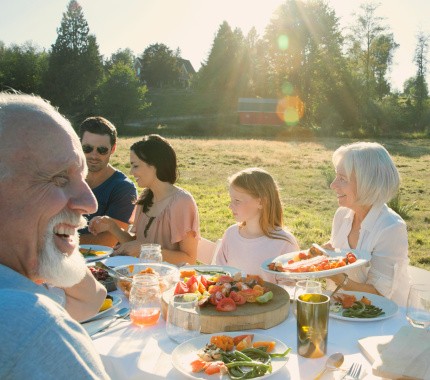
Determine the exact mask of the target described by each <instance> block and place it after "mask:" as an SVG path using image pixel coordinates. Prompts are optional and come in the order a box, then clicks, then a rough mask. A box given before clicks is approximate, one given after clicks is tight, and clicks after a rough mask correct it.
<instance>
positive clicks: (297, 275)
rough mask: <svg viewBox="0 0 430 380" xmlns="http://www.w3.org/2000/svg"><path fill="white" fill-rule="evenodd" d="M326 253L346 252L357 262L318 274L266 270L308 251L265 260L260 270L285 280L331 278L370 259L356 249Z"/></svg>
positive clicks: (368, 254) (335, 255)
mask: <svg viewBox="0 0 430 380" xmlns="http://www.w3.org/2000/svg"><path fill="white" fill-rule="evenodd" d="M326 251H327V254H328V255H329V257H338V256H345V255H346V254H347V253H348V252H352V253H354V255H355V256H356V257H357V261H356V262H354V263H352V264H348V265H345V266H344V267H340V268H334V269H328V270H321V271H318V272H278V271H274V270H270V269H269V268H268V265H269V264H270V263H274V262H280V263H282V265H283V266H284V265H287V264H288V261H289V260H291V259H292V258H293V257H294V256H296V255H297V254H298V253H300V252H306V253H307V252H308V250H301V251H296V252H290V253H286V254H284V255H281V256H278V257H275V258H274V259H267V260H265V261H263V263H262V264H261V269H262V270H264V271H265V272H268V273H270V274H274V275H278V276H284V277H287V278H292V279H297V280H298V279H302V278H319V277H328V276H332V275H334V274H336V273H343V272H346V271H348V270H350V269H353V268H357V267H359V266H362V265H364V264H366V263H367V262H368V261H369V260H370V258H371V254H370V252H365V251H358V250H356V249H337V250H336V251H329V250H326Z"/></svg>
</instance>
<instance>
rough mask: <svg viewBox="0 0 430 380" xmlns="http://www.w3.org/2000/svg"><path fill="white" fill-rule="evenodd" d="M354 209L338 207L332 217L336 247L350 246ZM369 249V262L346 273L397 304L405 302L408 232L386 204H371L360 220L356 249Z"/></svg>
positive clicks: (407, 275) (346, 247)
mask: <svg viewBox="0 0 430 380" xmlns="http://www.w3.org/2000/svg"><path fill="white" fill-rule="evenodd" d="M353 219H354V211H352V210H351V209H349V208H346V207H339V208H338V210H337V211H336V214H335V216H334V218H333V225H332V232H331V239H330V243H331V245H332V246H333V247H335V248H340V249H351V247H350V246H349V243H348V235H349V233H350V231H351V227H352V221H353ZM355 249H357V250H359V251H360V250H361V251H367V252H370V253H371V255H372V258H371V260H370V262H369V264H367V265H365V266H361V267H358V268H355V269H351V270H349V271H348V272H347V273H348V276H349V277H350V278H351V279H352V280H353V281H357V282H360V283H367V284H371V285H373V286H374V287H375V289H376V290H377V291H378V292H379V293H381V294H382V295H383V296H385V297H387V298H389V299H391V300H393V301H394V302H396V303H397V304H398V305H402V306H404V305H406V301H407V296H408V291H409V284H410V280H409V274H408V264H409V258H408V234H407V230H406V224H405V222H404V220H403V219H402V218H401V217H400V216H399V215H398V214H396V213H395V212H394V211H393V210H392V209H390V208H389V207H388V206H387V205H386V204H383V205H374V206H373V207H372V208H371V209H370V211H369V213H368V214H367V215H366V217H365V218H364V220H363V222H362V223H361V229H360V235H359V239H358V243H357V247H356V248H355Z"/></svg>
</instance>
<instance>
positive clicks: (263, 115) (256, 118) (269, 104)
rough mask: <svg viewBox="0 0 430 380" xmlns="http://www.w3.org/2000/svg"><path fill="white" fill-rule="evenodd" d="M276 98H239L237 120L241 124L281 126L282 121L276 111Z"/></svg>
mask: <svg viewBox="0 0 430 380" xmlns="http://www.w3.org/2000/svg"><path fill="white" fill-rule="evenodd" d="M277 106H278V100H277V99H262V98H239V104H238V112H239V121H240V124H242V125H268V126H281V125H284V121H283V120H281V119H280V118H279V116H278V115H279V114H278V113H277V112H276V111H277Z"/></svg>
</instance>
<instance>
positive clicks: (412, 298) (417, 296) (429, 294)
mask: <svg viewBox="0 0 430 380" xmlns="http://www.w3.org/2000/svg"><path fill="white" fill-rule="evenodd" d="M406 319H407V320H408V322H409V323H410V324H411V325H412V326H414V327H418V328H421V329H428V330H430V286H429V285H425V284H413V285H411V287H410V289H409V295H408V304H407V309H406Z"/></svg>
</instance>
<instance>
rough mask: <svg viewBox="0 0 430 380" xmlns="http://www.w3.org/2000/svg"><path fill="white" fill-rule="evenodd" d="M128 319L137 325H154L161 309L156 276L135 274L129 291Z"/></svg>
mask: <svg viewBox="0 0 430 380" xmlns="http://www.w3.org/2000/svg"><path fill="white" fill-rule="evenodd" d="M129 301H130V320H131V321H132V323H133V324H135V325H136V326H139V327H144V326H151V325H155V324H156V323H157V322H158V318H159V317H160V311H161V291H160V285H159V281H158V276H157V275H155V274H136V275H134V276H133V283H132V285H131V291H130V299H129Z"/></svg>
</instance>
